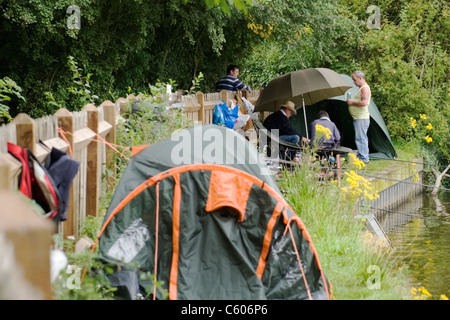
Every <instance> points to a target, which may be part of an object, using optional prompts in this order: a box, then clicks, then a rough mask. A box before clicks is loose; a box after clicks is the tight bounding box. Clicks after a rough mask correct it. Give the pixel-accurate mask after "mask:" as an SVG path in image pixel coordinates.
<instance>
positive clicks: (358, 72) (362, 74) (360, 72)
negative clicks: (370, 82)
mask: <svg viewBox="0 0 450 320" xmlns="http://www.w3.org/2000/svg"><path fill="white" fill-rule="evenodd" d="M353 75H354V76H356V77H358V78H362V79H364V78H365V77H366V75H365V74H364V72H362V71H359V70H358V71H355V72H353Z"/></svg>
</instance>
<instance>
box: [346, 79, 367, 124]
mask: <svg viewBox="0 0 450 320" xmlns="http://www.w3.org/2000/svg"><path fill="white" fill-rule="evenodd" d="M364 87H368V88H369V85H367V84H365V85H363V86H362V87H361V88H359V90H358V92H357V93H356V94H355V96H354V97H353V98H352V100H355V101H361V89H362V88H364ZM371 96H372V94H370V95H369V100H368V103H367V105H365V106H364V107H360V106H348V111H349V112H350V114H351V116H352V118H353V120H361V119H369V118H370V115H369V103H370V98H371Z"/></svg>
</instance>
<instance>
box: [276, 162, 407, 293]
mask: <svg viewBox="0 0 450 320" xmlns="http://www.w3.org/2000/svg"><path fill="white" fill-rule="evenodd" d="M320 170H321V169H320V167H319V165H318V161H312V160H311V158H308V157H303V158H302V162H301V165H300V166H298V167H297V168H296V169H295V170H294V171H286V172H283V177H282V178H280V179H279V185H280V188H281V189H282V190H284V192H285V199H286V200H287V201H288V203H289V204H290V205H291V207H292V208H293V210H294V211H295V212H296V213H297V215H298V216H299V217H300V218H301V219H302V221H303V222H304V223H305V225H306V227H307V229H308V232H309V234H310V236H311V238H312V239H313V241H314V246H315V247H316V249H317V251H318V254H319V260H320V262H321V265H322V268H323V270H324V272H325V274H326V276H327V277H328V279H329V280H330V281H331V283H332V288H333V293H334V298H335V299H338V300H344V299H352V300H353V299H377V300H380V299H381V300H382V299H389V300H391V299H407V298H411V296H410V295H409V290H408V288H407V281H408V280H407V274H406V272H405V270H404V269H403V268H402V266H401V265H398V264H396V263H393V261H392V259H389V255H390V248H389V247H388V246H387V245H386V244H385V243H383V242H382V241H380V240H379V239H376V238H375V237H373V236H372V234H371V233H369V232H368V231H366V230H367V228H366V223H367V222H366V221H364V219H362V218H357V216H358V210H357V207H358V201H359V200H360V198H351V197H348V195H347V194H346V193H345V192H343V191H342V190H341V188H340V186H338V183H337V181H335V180H334V181H333V180H329V181H319V173H320ZM345 183H346V182H345V180H344V179H342V185H341V186H343V185H345Z"/></svg>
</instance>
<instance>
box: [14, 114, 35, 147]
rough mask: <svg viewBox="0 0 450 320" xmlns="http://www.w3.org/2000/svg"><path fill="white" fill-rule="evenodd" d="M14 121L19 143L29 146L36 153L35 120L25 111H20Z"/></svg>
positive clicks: (22, 145)
mask: <svg viewBox="0 0 450 320" xmlns="http://www.w3.org/2000/svg"><path fill="white" fill-rule="evenodd" d="M12 123H14V124H15V126H16V134H17V145H18V146H21V147H22V148H28V149H30V150H31V152H32V153H33V154H36V126H35V123H34V120H33V119H32V118H30V117H29V116H28V115H27V114H25V113H19V114H18V115H17V116H16V117H15V118H14V120H13V121H12Z"/></svg>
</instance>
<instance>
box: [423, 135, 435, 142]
mask: <svg viewBox="0 0 450 320" xmlns="http://www.w3.org/2000/svg"><path fill="white" fill-rule="evenodd" d="M425 141H426V142H427V143H430V142H431V141H433V138H432V137H430V136H429V135H427V136H426V137H425Z"/></svg>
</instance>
